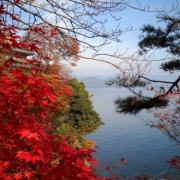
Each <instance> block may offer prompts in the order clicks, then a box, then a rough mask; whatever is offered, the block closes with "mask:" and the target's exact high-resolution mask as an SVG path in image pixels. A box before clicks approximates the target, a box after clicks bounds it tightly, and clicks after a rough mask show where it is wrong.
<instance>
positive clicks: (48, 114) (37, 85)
mask: <svg viewBox="0 0 180 180" xmlns="http://www.w3.org/2000/svg"><path fill="white" fill-rule="evenodd" d="M14 3H20V1H17V0H16V1H14ZM21 5H22V4H21ZM0 14H1V19H0V39H1V41H0V47H1V50H0V53H1V57H0V76H1V78H0V109H1V111H0V146H1V147H0V179H5V180H10V179H15V180H18V179H42V180H46V179H47V180H49V179H52V180H53V179H55V180H57V179H61V180H63V179H64V180H75V179H85V180H93V179H105V178H99V177H98V176H97V175H96V173H95V169H94V168H92V166H91V164H96V160H95V159H93V157H92V155H93V153H94V150H92V149H86V148H81V149H74V148H73V147H71V146H70V145H69V144H68V143H67V141H66V140H65V138H64V137H62V136H59V135H56V134H54V133H53V119H52V113H56V112H57V110H58V109H60V108H64V107H65V106H66V104H67V103H69V102H68V100H67V97H68V96H70V95H71V94H72V93H73V92H72V90H71V88H70V87H69V86H68V85H66V84H65V83H64V81H61V79H60V78H59V77H58V76H57V75H54V74H53V75H49V74H45V73H44V72H41V70H40V69H39V68H38V67H37V66H36V65H35V63H34V62H35V60H34V61H31V62H27V63H29V65H30V67H31V68H30V70H29V69H28V70H27V69H23V68H20V67H16V68H12V64H13V63H15V61H16V60H15V58H14V57H10V58H9V54H10V52H11V51H12V49H13V48H24V49H27V50H29V51H36V52H38V51H37V49H38V47H36V45H35V44H25V43H24V42H22V41H21V38H20V37H19V36H17V33H16V28H15V26H14V25H8V26H7V25H6V22H5V21H4V19H3V16H4V15H6V7H5V6H4V4H3V3H2V4H1V5H0ZM8 15H9V16H10V17H11V19H12V21H18V18H15V17H16V15H14V14H8ZM12 24H13V23H12ZM36 31H37V29H36ZM7 32H8V34H7Z"/></svg>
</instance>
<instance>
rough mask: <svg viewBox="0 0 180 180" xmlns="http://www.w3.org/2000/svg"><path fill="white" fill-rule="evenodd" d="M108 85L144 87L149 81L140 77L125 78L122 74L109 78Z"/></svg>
mask: <svg viewBox="0 0 180 180" xmlns="http://www.w3.org/2000/svg"><path fill="white" fill-rule="evenodd" d="M105 84H106V85H107V86H113V85H115V86H118V87H144V86H146V85H147V84H148V82H147V81H143V80H141V79H140V78H137V77H132V78H130V79H127V78H124V77H122V76H120V75H118V76H116V77H115V78H112V79H110V80H107V81H106V82H105Z"/></svg>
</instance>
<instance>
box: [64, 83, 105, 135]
mask: <svg viewBox="0 0 180 180" xmlns="http://www.w3.org/2000/svg"><path fill="white" fill-rule="evenodd" d="M70 86H71V87H72V89H73V92H74V95H73V96H72V97H71V98H70V101H71V104H70V109H69V112H68V115H67V119H68V120H69V122H70V123H71V124H72V126H73V127H75V128H76V129H77V130H79V131H81V132H82V133H85V134H86V133H91V132H93V131H95V130H97V128H98V127H99V126H101V125H102V124H103V122H102V121H101V118H100V116H99V114H98V113H97V112H96V111H95V110H94V109H93V105H92V101H91V100H90V96H89V93H88V91H87V90H86V87H85V85H84V83H83V82H78V80H77V79H71V80H70Z"/></svg>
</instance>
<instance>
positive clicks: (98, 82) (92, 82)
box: [78, 77, 107, 88]
mask: <svg viewBox="0 0 180 180" xmlns="http://www.w3.org/2000/svg"><path fill="white" fill-rule="evenodd" d="M78 80H79V81H80V82H83V83H84V84H85V86H86V88H105V87H107V86H105V85H104V81H103V80H102V79H99V78H96V77H84V78H78Z"/></svg>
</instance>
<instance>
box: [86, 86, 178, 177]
mask: <svg viewBox="0 0 180 180" xmlns="http://www.w3.org/2000/svg"><path fill="white" fill-rule="evenodd" d="M88 91H89V93H90V94H94V96H93V98H92V100H93V105H94V108H95V110H96V111H97V112H98V113H99V114H100V116H101V118H102V120H103V122H105V125H104V126H102V127H101V128H100V129H99V131H98V132H97V133H95V134H90V135H88V136H86V137H87V138H88V139H92V140H95V142H96V145H97V146H98V149H97V153H96V154H95V158H96V159H98V160H99V161H100V163H99V168H98V169H99V170H100V172H99V174H100V175H102V176H105V175H109V173H108V172H107V171H106V170H105V166H106V165H109V164H112V165H115V164H116V163H118V162H120V159H121V158H122V157H124V158H126V159H127V162H128V164H127V165H123V166H121V167H119V168H118V169H116V170H115V171H113V172H114V173H115V172H116V173H118V174H121V175H122V174H123V175H126V176H128V177H134V176H136V175H139V174H140V173H141V172H142V171H143V170H145V171H146V172H145V174H148V175H157V174H159V173H161V172H163V171H165V170H166V169H167V168H168V167H169V164H167V163H166V161H167V160H169V159H170V158H172V157H174V155H178V154H180V153H179V146H177V145H176V144H175V142H173V141H171V140H169V139H168V137H166V136H165V135H164V134H162V133H161V132H160V131H159V130H157V129H152V128H149V127H148V126H146V125H145V122H144V121H142V120H141V119H140V118H139V117H138V116H129V115H119V114H117V113H115V106H114V104H113V100H115V99H116V98H117V97H118V96H119V95H121V96H122V97H123V96H126V95H128V94H127V93H126V92H127V91H125V90H124V91H122V90H121V89H116V88H114V89H113V88H111V89H104V88H103V89H94V88H93V89H88ZM141 116H142V117H148V118H153V117H150V115H149V114H148V113H147V112H143V113H141ZM177 173H178V172H177V171H176V170H174V169H171V170H169V171H168V172H167V173H166V174H164V175H163V176H166V175H169V176H173V175H175V174H177ZM158 179H159V178H158Z"/></svg>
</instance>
